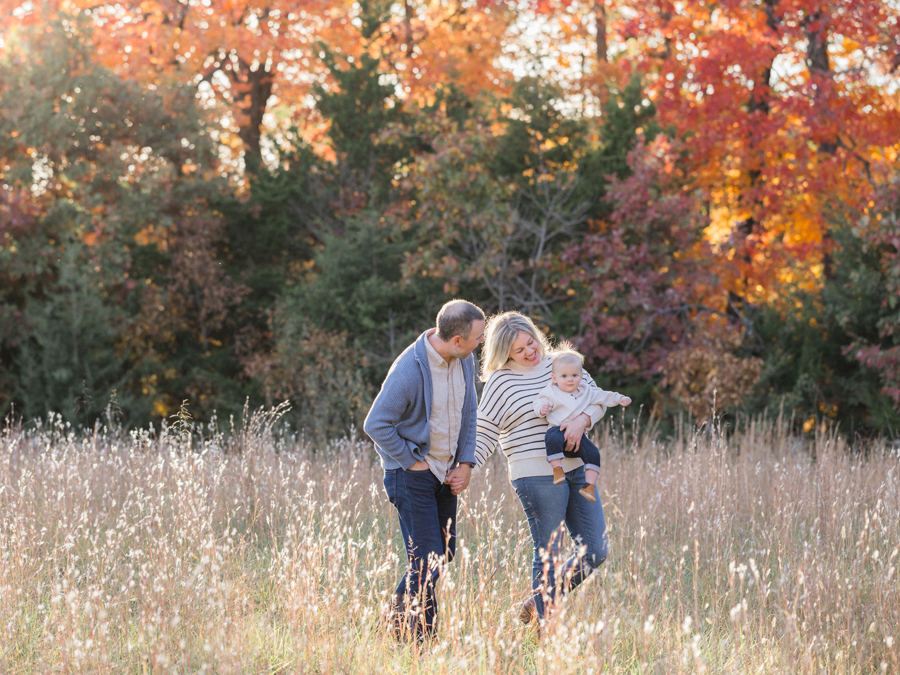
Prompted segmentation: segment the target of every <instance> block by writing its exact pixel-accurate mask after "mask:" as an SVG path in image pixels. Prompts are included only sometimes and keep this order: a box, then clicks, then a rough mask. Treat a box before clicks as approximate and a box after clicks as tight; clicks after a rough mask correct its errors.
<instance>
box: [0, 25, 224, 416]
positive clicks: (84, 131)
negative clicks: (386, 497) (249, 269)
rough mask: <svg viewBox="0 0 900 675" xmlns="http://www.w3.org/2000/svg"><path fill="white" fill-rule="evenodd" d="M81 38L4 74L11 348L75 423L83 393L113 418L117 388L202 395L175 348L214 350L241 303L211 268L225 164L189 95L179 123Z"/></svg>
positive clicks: (31, 396) (62, 39)
mask: <svg viewBox="0 0 900 675" xmlns="http://www.w3.org/2000/svg"><path fill="white" fill-rule="evenodd" d="M80 28H81V27H80V26H74V25H66V24H64V23H57V24H51V25H49V26H47V27H46V29H42V30H41V31H40V32H39V33H38V37H32V39H31V40H29V41H28V42H27V43H23V47H24V48H23V49H15V50H10V52H8V60H7V61H6V62H5V63H4V64H3V76H2V79H0V81H2V82H3V91H2V97H3V103H2V105H3V109H4V116H3V119H2V121H0V124H2V140H0V156H2V165H3V174H2V177H0V181H2V187H3V192H4V194H6V195H8V197H7V198H6V200H5V204H6V206H5V210H6V211H7V212H13V210H15V218H13V219H11V220H9V221H4V222H3V223H2V224H0V226H2V227H3V230H4V232H3V237H4V238H3V251H2V252H3V256H4V258H5V260H4V262H5V264H4V266H3V269H4V275H5V281H6V282H7V283H5V284H4V288H3V296H4V298H3V304H4V306H5V308H6V309H5V311H6V312H7V313H9V312H13V313H14V314H16V316H18V318H19V319H20V320H19V321H18V322H16V323H15V324H12V327H11V329H10V330H11V332H8V331H7V330H5V331H4V332H5V335H4V348H5V350H7V353H8V354H9V355H10V357H11V359H12V360H13V361H15V362H17V363H19V367H20V369H25V370H28V371H29V375H28V377H25V376H24V375H23V376H22V377H21V378H20V379H19V382H20V383H23V386H24V383H28V387H29V393H28V396H27V397H25V398H22V396H24V395H22V396H20V397H19V398H20V400H25V399H27V400H33V401H35V405H36V406H39V407H40V406H47V407H48V408H49V409H54V408H55V409H56V410H58V411H60V412H63V413H66V414H71V413H72V406H71V405H69V403H66V402H64V401H66V400H67V397H68V400H72V399H73V397H75V396H82V394H81V392H82V390H83V389H85V390H86V391H87V393H88V394H89V395H90V397H91V398H92V399H93V400H94V401H95V402H97V405H101V406H102V405H103V404H104V403H105V401H106V398H107V397H108V396H107V394H108V392H109V391H110V390H111V389H112V388H114V387H119V388H121V389H124V390H125V391H123V400H124V397H126V396H128V395H134V396H136V397H142V398H144V399H145V400H147V401H148V407H149V405H150V404H152V403H153V402H154V400H155V401H157V403H159V402H160V401H162V400H163V398H164V397H163V393H165V394H166V396H168V397H169V399H170V400H171V401H172V402H175V403H178V402H180V401H181V398H180V397H182V395H183V394H184V391H185V390H186V389H190V388H191V386H193V385H190V384H189V383H187V380H186V379H185V378H187V379H188V380H189V379H190V376H188V375H187V374H186V373H185V372H184V371H183V370H179V369H178V368H174V369H173V368H172V365H171V363H167V362H166V358H167V357H170V356H171V354H172V352H171V351H170V349H171V344H172V341H173V340H175V339H176V336H186V337H187V340H188V341H189V342H190V343H191V344H193V345H196V352H197V353H198V354H200V355H202V354H207V353H211V352H212V351H214V350H215V347H216V343H217V342H219V343H220V344H221V342H222V340H223V337H224V336H223V335H222V333H221V332H220V331H221V329H222V326H223V321H224V315H225V313H226V308H227V307H228V306H229V304H230V303H231V302H233V300H234V298H235V297H237V296H239V295H240V292H241V291H240V289H239V288H238V287H237V286H236V285H235V284H233V283H231V282H230V281H229V280H228V279H227V278H225V277H224V276H223V275H222V273H221V271H220V269H219V267H218V265H217V264H216V263H215V262H214V260H213V259H212V258H213V257H214V251H213V249H212V246H211V241H212V240H213V239H214V238H215V234H214V230H215V228H216V227H218V225H217V224H216V218H215V215H214V214H212V213H210V211H209V208H208V204H209V199H210V197H211V196H212V195H214V194H215V193H216V191H217V189H218V188H217V185H218V183H217V181H218V179H217V177H216V170H215V156H214V151H213V148H212V146H211V145H210V143H209V137H208V135H206V133H205V132H206V129H205V128H204V126H203V125H202V123H201V122H200V119H199V116H198V111H197V110H196V109H195V107H194V106H193V105H192V103H193V96H192V93H191V92H189V91H184V90H183V89H182V90H180V91H178V90H175V91H172V92H169V93H168V97H169V100H170V101H171V100H178V98H179V97H180V96H185V98H184V99H182V100H183V103H184V104H183V105H181V106H179V108H180V112H179V113H178V114H173V113H171V112H169V111H168V106H167V104H166V103H167V102H166V101H165V100H164V97H163V96H161V95H159V94H157V93H155V92H150V91H147V90H144V89H141V88H140V87H138V86H137V85H136V84H134V83H129V82H125V81H122V80H121V79H119V78H117V77H116V76H114V75H113V74H112V73H110V72H109V71H108V70H106V69H105V68H103V67H100V66H97V65H96V64H95V63H94V62H93V60H92V54H91V45H90V43H89V42H88V41H87V40H86V39H84V33H83V32H81V30H80ZM25 37H27V35H24V36H23V38H25ZM7 328H9V325H8V324H4V329H7ZM53 336H55V337H53ZM51 345H52V346H53V349H50V346H51ZM64 362H65V363H66V364H67V365H66V366H65V367H63V366H62V365H61V364H62V363H64ZM195 365H196V361H194V362H193V363H192V367H193V366H195ZM126 370H127V371H128V374H127V376H126V372H125V371H126ZM101 373H102V374H103V375H102V377H101V375H100V374H101ZM41 378H43V379H41ZM179 379H180V380H181V381H180V383H179V384H178V385H177V387H180V390H178V388H177V387H176V390H175V391H174V392H173V389H172V386H171V385H172V384H173V381H175V380H179ZM199 379H203V378H199ZM194 381H195V382H196V381H197V378H195V380H194ZM38 382H40V383H41V384H40V385H39V384H37V383H38ZM39 391H44V392H45V394H44V397H43V399H41V396H40V395H39V393H38V392H39ZM207 391H209V390H208V389H207V390H203V393H206V392H207ZM73 392H74V393H73ZM82 398H84V396H82ZM161 405H162V404H161ZM48 408H44V410H46V409H48ZM42 412H43V410H38V409H37V408H35V409H32V408H29V413H30V414H40V413H42ZM147 412H149V411H147V410H146V409H145V414H146V413H147Z"/></svg>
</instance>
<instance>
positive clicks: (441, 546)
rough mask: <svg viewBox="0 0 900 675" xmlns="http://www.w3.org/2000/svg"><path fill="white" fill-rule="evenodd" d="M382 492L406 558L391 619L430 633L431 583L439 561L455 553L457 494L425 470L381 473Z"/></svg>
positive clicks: (402, 627) (433, 615) (433, 621)
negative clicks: (396, 519) (391, 509)
mask: <svg viewBox="0 0 900 675" xmlns="http://www.w3.org/2000/svg"><path fill="white" fill-rule="evenodd" d="M384 490H385V492H387V496H388V499H389V500H390V502H391V504H393V505H394V507H395V508H396V509H397V514H398V515H399V516H400V532H401V533H402V534H403V541H404V543H405V545H406V555H407V558H408V560H409V565H408V567H407V569H406V573H405V574H404V575H403V578H402V579H401V580H400V584H399V585H398V586H397V590H395V591H394V596H393V598H392V602H391V612H392V617H391V620H392V621H393V622H394V626H395V627H396V628H398V629H399V631H400V632H401V633H402V632H404V631H406V630H408V631H410V632H411V634H412V635H415V636H416V637H430V636H431V635H433V634H434V631H435V629H436V628H437V598H436V597H435V589H434V587H435V584H436V583H437V579H438V576H439V575H440V565H441V563H443V562H444V560H445V559H446V560H447V561H450V560H452V559H453V554H454V553H455V552H456V502H457V497H456V495H454V494H453V493H452V492H451V491H450V486H449V485H447V484H445V483H441V482H440V481H439V480H438V479H437V478H435V476H434V474H433V473H431V471H429V470H427V469H426V470H425V471H404V470H403V469H390V470H388V471H385V473H384ZM448 521H449V524H448Z"/></svg>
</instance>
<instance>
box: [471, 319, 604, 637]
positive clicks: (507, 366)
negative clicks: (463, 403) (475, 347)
mask: <svg viewBox="0 0 900 675" xmlns="http://www.w3.org/2000/svg"><path fill="white" fill-rule="evenodd" d="M550 351H551V349H550V344H549V343H548V342H547V338H546V337H545V336H544V334H543V333H542V332H541V331H540V330H538V328H537V326H535V325H534V323H533V322H532V321H531V319H529V318H528V317H526V316H523V315H522V314H519V313H518V312H505V313H503V314H499V315H497V316H494V317H491V319H490V320H489V321H488V325H487V328H486V330H485V337H484V348H483V355H482V362H483V363H482V380H484V381H485V382H486V384H485V386H484V391H483V393H482V396H481V403H480V404H479V406H478V438H477V441H476V446H475V458H476V461H477V464H478V466H481V465H482V464H484V462H485V461H486V460H487V458H488V456H489V455H490V454H491V453H492V452H493V451H494V450H495V449H496V447H497V446H498V445H499V446H500V448H501V449H502V450H503V454H505V455H506V457H507V460H508V464H509V478H510V481H512V485H513V488H515V490H516V494H517V495H518V496H519V500H520V501H521V502H522V508H523V509H524V510H525V516H526V517H527V518H528V527H529V529H530V530H531V539H532V542H533V543H534V562H533V564H532V575H531V579H532V581H531V587H532V597H531V598H529V599H528V600H527V601H526V602H525V605H524V607H523V608H522V612H521V614H520V615H519V616H520V618H521V619H522V621H523V622H525V623H529V622H530V621H532V620H533V619H534V617H535V616H538V617H540V618H543V617H544V612H545V609H549V608H546V607H545V601H546V602H549V603H550V605H551V606H552V604H553V602H554V600H555V597H556V592H557V584H559V588H560V589H561V590H562V591H563V592H564V593H565V592H568V591H569V590H571V589H572V588H574V587H575V586H577V585H578V584H580V583H581V582H582V581H584V580H585V578H587V576H588V575H589V574H590V573H591V572H592V571H593V570H595V569H596V568H597V567H599V566H600V564H601V563H602V562H603V561H604V560H606V555H607V552H608V538H607V536H606V521H605V519H604V517H603V507H602V506H601V504H600V501H599V500H598V501H596V502H591V501H588V500H587V499H585V498H584V497H582V496H581V495H580V494H579V493H578V489H579V488H580V487H581V486H582V485H583V484H584V482H585V476H584V464H583V462H582V461H581V460H580V459H569V458H566V459H563V460H562V462H563V464H562V468H563V470H564V471H565V474H566V480H565V482H563V483H560V484H559V485H554V484H553V469H552V467H551V466H550V463H549V462H548V461H547V452H546V450H545V447H544V434H545V433H546V432H547V428H548V425H547V421H546V419H545V418H543V417H539V416H538V415H537V414H536V413H535V412H534V409H533V402H534V399H535V397H536V396H537V395H538V393H539V392H540V391H541V389H543V388H544V386H545V385H546V384H547V383H548V382H550V365H551V359H550V356H549V353H550ZM583 377H584V379H585V383H586V384H587V385H588V386H590V387H596V385H595V384H594V382H593V380H591V379H590V377H589V376H588V375H587V374H586V373H585V374H584V375H583ZM602 414H603V413H602V410H601V408H599V407H596V412H595V413H593V417H592V418H589V417H588V415H587V414H586V413H585V414H582V415H581V416H579V417H578V418H576V419H575V420H573V421H571V422H569V423H568V424H566V425H561V427H560V428H563V427H565V429H564V430H565V435H566V442H567V445H570V446H575V447H577V445H578V443H579V442H580V440H581V435H582V434H583V433H584V431H585V429H588V428H590V427H591V426H592V425H593V424H594V423H596V422H597V421H598V420H599V419H600V417H601V416H602ZM563 523H565V526H566V528H567V529H568V530H569V534H571V535H572V539H573V540H575V542H576V543H578V544H580V545H581V546H584V547H585V549H586V550H585V552H584V554H583V555H573V556H572V557H570V558H569V559H568V560H566V561H565V562H564V563H560V562H559V560H558V558H559V544H560V539H561V536H560V535H561V531H560V526H561V525H562V524H563ZM557 580H559V581H557Z"/></svg>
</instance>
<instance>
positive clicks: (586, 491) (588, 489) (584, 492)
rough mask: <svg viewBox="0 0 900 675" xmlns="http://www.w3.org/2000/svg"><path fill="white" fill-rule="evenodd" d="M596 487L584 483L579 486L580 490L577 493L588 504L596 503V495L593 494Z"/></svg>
mask: <svg viewBox="0 0 900 675" xmlns="http://www.w3.org/2000/svg"><path fill="white" fill-rule="evenodd" d="M596 487H597V486H596V485H591V484H590V483H585V484H584V485H582V486H581V489H580V490H579V491H578V492H579V494H581V496H582V497H584V498H585V499H587V500H588V501H589V502H595V501H597V495H596V494H595V492H594V489H595V488H596Z"/></svg>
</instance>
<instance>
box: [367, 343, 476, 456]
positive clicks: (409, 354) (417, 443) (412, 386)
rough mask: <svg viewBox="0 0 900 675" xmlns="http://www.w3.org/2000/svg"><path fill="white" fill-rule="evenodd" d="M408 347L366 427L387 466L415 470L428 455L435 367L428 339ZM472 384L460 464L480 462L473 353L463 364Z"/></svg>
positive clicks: (463, 423) (462, 426)
mask: <svg viewBox="0 0 900 675" xmlns="http://www.w3.org/2000/svg"><path fill="white" fill-rule="evenodd" d="M428 332H430V331H427V332H425V333H422V335H420V336H419V337H418V339H417V340H416V341H415V342H414V343H413V344H411V345H410V346H409V347H407V348H406V349H405V350H404V351H403V353H402V354H400V356H398V357H397V360H396V361H394V363H393V365H391V369H390V370H389V371H388V374H387V377H386V378H385V379H384V384H382V385H381V391H380V392H379V393H378V396H377V397H376V398H375V402H374V403H372V409H371V410H369V414H368V415H367V416H366V421H365V424H364V425H363V428H364V429H365V430H366V433H367V434H368V435H369V437H370V438H371V439H372V440H373V441H375V450H377V451H378V454H379V455H380V456H381V465H382V466H383V467H384V469H385V470H388V469H409V468H410V467H411V466H412V465H413V464H415V463H416V462H417V461H419V460H424V458H425V455H427V454H428V451H429V449H430V442H431V432H430V430H429V426H428V420H429V418H430V417H431V397H432V392H433V388H432V386H431V368H430V366H429V365H428V352H427V351H426V347H425V340H426V339H427V338H426V337H425V336H426V335H427V334H428ZM462 367H463V375H464V377H465V380H466V395H465V397H464V399H463V409H462V421H461V423H460V428H459V441H458V442H457V447H456V452H455V453H454V461H455V462H456V463H459V462H474V461H475V429H476V426H477V418H478V402H477V400H476V396H475V359H474V358H473V357H472V355H471V354H470V355H469V357H468V358H466V359H464V360H463V361H462Z"/></svg>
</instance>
